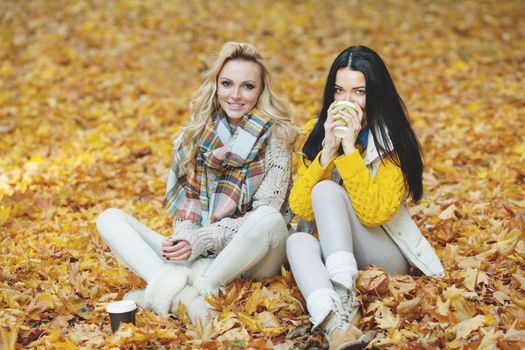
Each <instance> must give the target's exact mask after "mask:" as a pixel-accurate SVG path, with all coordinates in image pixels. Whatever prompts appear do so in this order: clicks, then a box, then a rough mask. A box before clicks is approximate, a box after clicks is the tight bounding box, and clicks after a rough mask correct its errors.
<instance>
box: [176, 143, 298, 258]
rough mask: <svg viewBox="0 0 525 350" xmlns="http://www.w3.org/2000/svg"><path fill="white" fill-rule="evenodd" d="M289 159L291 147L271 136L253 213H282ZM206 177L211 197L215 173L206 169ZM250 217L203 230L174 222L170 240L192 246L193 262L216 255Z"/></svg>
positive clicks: (289, 179) (225, 220) (189, 224)
mask: <svg viewBox="0 0 525 350" xmlns="http://www.w3.org/2000/svg"><path fill="white" fill-rule="evenodd" d="M291 158H292V150H291V147H289V146H288V145H287V144H285V143H283V142H282V141H280V140H279V139H277V137H275V135H273V134H272V136H270V139H269V142H268V145H267V146H266V150H265V174H264V180H263V181H262V182H261V184H260V185H259V188H258V189H257V191H255V193H254V194H253V199H252V211H253V210H255V209H257V208H258V207H260V206H263V205H268V206H271V207H274V208H275V209H277V210H279V211H280V212H282V213H283V212H284V210H285V209H286V207H287V202H288V201H287V200H286V199H287V196H288V192H289V187H290V183H291V174H290V172H291ZM206 175H207V178H208V193H209V194H210V196H211V194H212V193H213V192H214V191H215V188H216V186H217V182H216V181H215V179H216V173H215V172H214V171H213V170H211V169H209V168H207V169H206ZM285 203H286V205H285ZM250 213H251V212H247V213H246V214H245V215H243V216H241V217H238V218H235V219H232V218H224V219H221V220H220V221H217V222H215V223H213V224H210V225H207V226H204V227H201V226H199V225H197V224H194V223H193V222H191V221H189V220H184V221H178V220H177V219H175V220H174V221H173V235H172V238H173V239H174V240H184V241H188V242H189V243H190V244H191V249H192V250H191V255H190V257H189V258H188V260H194V259H195V258H197V257H199V256H200V255H201V254H203V253H204V252H207V251H211V252H213V253H215V254H218V253H220V252H221V250H222V249H224V247H225V246H226V245H227V244H228V243H229V242H230V241H231V240H232V238H233V237H234V236H235V234H236V233H237V232H238V231H239V229H240V227H241V226H242V224H243V223H244V222H245V221H246V218H247V217H248V216H249V215H250Z"/></svg>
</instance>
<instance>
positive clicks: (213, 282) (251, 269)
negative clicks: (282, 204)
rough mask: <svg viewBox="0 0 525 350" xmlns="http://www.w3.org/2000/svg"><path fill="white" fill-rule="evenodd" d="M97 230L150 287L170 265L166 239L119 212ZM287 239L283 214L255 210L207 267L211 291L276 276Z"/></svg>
mask: <svg viewBox="0 0 525 350" xmlns="http://www.w3.org/2000/svg"><path fill="white" fill-rule="evenodd" d="M97 228H98V231H99V233H100V235H101V237H102V239H103V240H104V242H106V244H107V245H108V246H109V247H110V249H111V251H112V252H113V253H114V254H115V255H116V256H117V258H118V259H119V260H120V261H121V262H122V263H124V265H126V266H127V267H128V268H129V269H130V270H132V271H133V272H135V273H136V274H138V275H139V276H141V277H142V278H143V279H144V280H145V281H146V282H149V281H151V280H152V279H153V278H154V277H155V275H156V274H157V273H158V271H159V270H160V268H161V267H162V266H163V265H164V264H168V263H171V262H168V261H167V260H165V259H164V258H163V257H162V254H161V244H162V239H163V238H164V236H162V235H160V234H158V233H156V232H155V231H153V230H151V229H150V228H148V227H147V226H145V225H144V224H142V223H141V222H139V221H138V220H137V219H135V218H134V217H133V216H131V215H129V214H127V213H126V212H124V211H122V210H120V209H114V208H112V209H107V210H105V211H104V212H103V213H102V214H100V215H99V217H98V218H97ZM287 236H288V230H287V228H286V223H285V221H284V219H283V217H282V215H281V213H279V211H277V210H276V209H275V208H272V207H269V206H262V207H259V208H257V209H256V210H255V211H253V212H252V213H251V214H250V215H249V216H248V218H247V219H246V221H245V222H244V224H243V225H242V226H241V228H240V229H239V231H238V232H237V234H236V235H235V236H234V238H233V239H232V240H231V241H230V243H228V245H227V246H226V247H225V248H224V249H223V250H222V251H221V252H220V253H219V255H218V256H217V257H216V258H215V259H214V261H213V262H212V264H211V265H210V266H209V267H208V269H207V270H206V272H205V278H206V279H207V280H208V281H209V283H210V286H211V287H212V288H218V287H221V286H224V285H226V284H227V283H228V282H230V281H232V280H234V279H236V278H237V277H239V276H240V275H241V274H243V273H246V274H245V275H246V277H250V278H253V279H260V278H264V277H271V276H274V275H276V274H278V273H279V272H280V268H281V265H282V264H283V263H284V262H285V259H286V243H285V242H286V238H287Z"/></svg>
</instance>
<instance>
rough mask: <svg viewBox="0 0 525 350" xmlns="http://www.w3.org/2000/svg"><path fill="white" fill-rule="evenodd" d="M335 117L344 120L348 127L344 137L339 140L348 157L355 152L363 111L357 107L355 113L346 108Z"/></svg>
mask: <svg viewBox="0 0 525 350" xmlns="http://www.w3.org/2000/svg"><path fill="white" fill-rule="evenodd" d="M356 106H357V105H356ZM348 110H350V111H348ZM337 117H338V118H342V119H344V120H345V121H346V124H347V125H348V129H347V131H346V135H345V137H344V138H343V139H342V140H341V144H342V146H343V151H344V152H345V154H346V155H348V154H350V153H352V152H353V151H355V143H356V142H357V136H358V135H359V132H360V131H361V126H362V122H363V110H362V109H361V108H360V107H359V106H357V112H356V111H355V110H354V109H353V108H348V109H345V110H343V111H341V112H339V114H338V115H337Z"/></svg>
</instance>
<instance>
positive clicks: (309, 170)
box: [289, 119, 334, 221]
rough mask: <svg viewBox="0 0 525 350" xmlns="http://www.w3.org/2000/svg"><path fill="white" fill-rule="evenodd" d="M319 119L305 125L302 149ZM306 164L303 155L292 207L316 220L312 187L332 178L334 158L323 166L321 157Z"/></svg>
mask: <svg viewBox="0 0 525 350" xmlns="http://www.w3.org/2000/svg"><path fill="white" fill-rule="evenodd" d="M316 122H317V119H312V120H310V121H308V122H307V123H306V125H305V127H304V133H303V134H304V135H305V136H304V137H303V140H301V142H300V149H302V148H303V146H304V143H305V142H306V139H307V138H308V135H309V134H310V132H311V131H312V130H313V128H314V126H315V123H316ZM320 155H321V153H320V152H319V154H318V155H317V157H316V158H315V159H314V160H313V161H312V162H310V163H309V164H308V165H307V164H306V159H304V157H303V156H302V155H301V157H300V158H299V168H298V170H297V179H296V180H295V182H294V184H293V187H292V190H291V191H290V199H289V200H290V208H291V209H292V211H293V212H294V214H295V215H297V216H298V217H299V218H300V219H303V220H306V221H314V211H313V208H312V189H313V188H314V186H315V184H317V183H318V182H319V181H321V180H327V179H330V177H331V176H332V171H333V169H334V160H333V159H331V160H330V161H329V162H328V163H327V164H325V165H324V166H321V164H320V163H319V157H320Z"/></svg>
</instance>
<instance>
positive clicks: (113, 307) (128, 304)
mask: <svg viewBox="0 0 525 350" xmlns="http://www.w3.org/2000/svg"><path fill="white" fill-rule="evenodd" d="M136 308H137V304H136V303H135V302H134V301H133V300H121V301H115V302H114V303H111V304H109V305H108V306H106V311H107V312H109V313H111V314H121V313H124V312H130V311H133V310H135V309H136Z"/></svg>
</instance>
